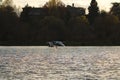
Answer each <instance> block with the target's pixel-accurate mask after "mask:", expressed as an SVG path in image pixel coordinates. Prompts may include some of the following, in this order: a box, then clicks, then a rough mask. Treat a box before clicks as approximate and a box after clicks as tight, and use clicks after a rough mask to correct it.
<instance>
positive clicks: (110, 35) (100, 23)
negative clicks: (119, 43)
mask: <svg viewBox="0 0 120 80" xmlns="http://www.w3.org/2000/svg"><path fill="white" fill-rule="evenodd" d="M119 24H120V21H119V19H118V17H117V16H114V15H110V14H105V15H101V16H100V17H98V18H96V20H95V23H94V26H93V29H94V32H95V34H96V38H97V40H100V41H111V40H115V39H117V37H118V35H119V32H120V31H119V30H120V28H119V27H118V26H119Z"/></svg>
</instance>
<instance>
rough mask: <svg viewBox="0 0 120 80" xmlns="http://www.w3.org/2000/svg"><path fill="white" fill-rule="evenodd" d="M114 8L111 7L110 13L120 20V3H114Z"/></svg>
mask: <svg viewBox="0 0 120 80" xmlns="http://www.w3.org/2000/svg"><path fill="white" fill-rule="evenodd" d="M112 4H113V6H112V7H111V10H110V13H111V14H113V15H116V16H118V17H119V19H120V3H117V2H116V3H112Z"/></svg>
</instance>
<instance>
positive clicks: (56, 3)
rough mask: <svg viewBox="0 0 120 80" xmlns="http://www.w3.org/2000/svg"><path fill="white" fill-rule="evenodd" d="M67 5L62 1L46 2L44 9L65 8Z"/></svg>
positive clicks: (52, 0)
mask: <svg viewBox="0 0 120 80" xmlns="http://www.w3.org/2000/svg"><path fill="white" fill-rule="evenodd" d="M64 6H65V4H64V3H63V2H62V1H60V0H49V1H48V2H46V4H45V5H44V7H48V8H53V7H64Z"/></svg>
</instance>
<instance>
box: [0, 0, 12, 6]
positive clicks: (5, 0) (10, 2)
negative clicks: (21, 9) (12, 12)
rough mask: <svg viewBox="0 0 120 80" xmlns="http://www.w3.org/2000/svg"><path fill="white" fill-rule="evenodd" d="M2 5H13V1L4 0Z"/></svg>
mask: <svg viewBox="0 0 120 80" xmlns="http://www.w3.org/2000/svg"><path fill="white" fill-rule="evenodd" d="M2 5H3V6H13V1H12V0H4V2H3V3H2Z"/></svg>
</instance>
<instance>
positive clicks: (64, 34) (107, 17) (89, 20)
mask: <svg viewBox="0 0 120 80" xmlns="http://www.w3.org/2000/svg"><path fill="white" fill-rule="evenodd" d="M8 1H10V2H8ZM11 1H12V0H5V1H4V4H3V5H1V6H0V42H1V44H2V42H16V44H13V45H17V42H18V43H19V42H23V44H26V45H29V44H32V43H35V42H36V43H37V44H38V43H39V42H46V41H52V40H61V41H65V42H80V43H81V45H84V43H91V44H92V45H94V44H97V43H103V45H106V43H113V45H114V44H115V42H117V44H118V45H119V41H120V37H119V36H120V3H113V6H112V7H111V9H110V11H109V12H106V11H100V10H99V7H98V5H97V1H96V0H92V1H91V3H90V6H89V8H88V11H89V13H88V14H85V15H74V16H71V15H70V14H69V12H67V11H65V10H66V9H65V7H66V6H65V4H64V3H63V2H61V1H60V0H50V1H48V2H47V3H46V4H45V5H44V6H43V7H42V8H45V9H47V10H48V13H46V14H48V16H43V17H41V16H37V17H32V19H31V18H29V17H26V16H25V17H26V18H27V20H22V17H21V16H18V15H17V13H16V12H15V9H14V7H13V6H12V5H13V4H12V2H11ZM28 8H29V7H28ZM82 43H83V44H82ZM85 45H87V44H85Z"/></svg>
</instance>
